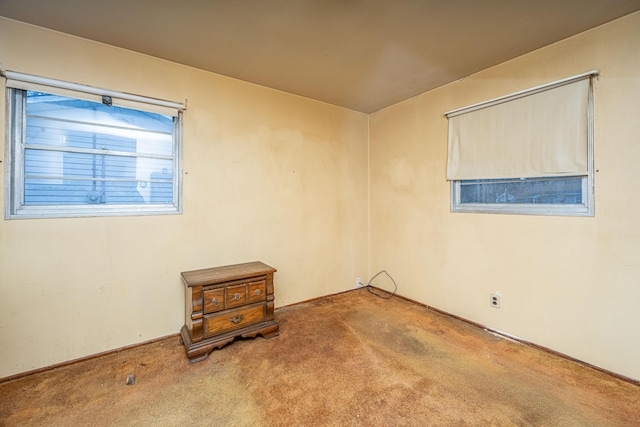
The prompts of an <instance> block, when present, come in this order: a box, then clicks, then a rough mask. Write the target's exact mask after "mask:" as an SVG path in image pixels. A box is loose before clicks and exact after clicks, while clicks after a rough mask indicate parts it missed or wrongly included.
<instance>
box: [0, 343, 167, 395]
mask: <svg viewBox="0 0 640 427" xmlns="http://www.w3.org/2000/svg"><path fill="white" fill-rule="evenodd" d="M179 336H180V333H175V334H171V335H165V336H163V337H158V338H154V339H151V340H148V341H143V342H139V343H136V344H131V345H126V346H124V347H118V348H115V349H113V350H107V351H103V352H101V353H96V354H90V355H89V356H85V357H80V358H78V359H72V360H67V361H66V362H61V363H56V364H55V365H49V366H44V367H42V368H38V369H32V370H30V371H25V372H20V373H18V374H14V375H10V376H8V377H4V378H0V384H2V383H5V382H8V381H13V380H17V379H18V378H22V377H26V376H29V375H34V374H39V373H40V372H46V371H51V370H52V369H56V368H62V367H64V366H69V365H73V364H75V363H79V362H86V361H87V360H92V359H97V358H98V357H102V356H108V355H110V354H115V353H120V352H121V351H124V350H130V349H132V348H136V347H141V346H143V345H147V344H152V343H154V342H158V341H162V340H166V339H169V338H174V337H175V338H178V337H179Z"/></svg>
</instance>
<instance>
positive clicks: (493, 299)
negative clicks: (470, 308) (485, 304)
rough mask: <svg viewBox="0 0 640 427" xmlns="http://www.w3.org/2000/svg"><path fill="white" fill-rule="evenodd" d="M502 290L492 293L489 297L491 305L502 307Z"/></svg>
mask: <svg viewBox="0 0 640 427" xmlns="http://www.w3.org/2000/svg"><path fill="white" fill-rule="evenodd" d="M500 296H501V295H500V292H495V293H493V294H490V297H489V304H490V305H491V307H493V308H500Z"/></svg>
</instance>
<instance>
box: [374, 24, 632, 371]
mask: <svg viewBox="0 0 640 427" xmlns="http://www.w3.org/2000/svg"><path fill="white" fill-rule="evenodd" d="M639 52H640V13H635V14H633V15H629V16H627V17H625V18H622V19H620V20H617V21H614V22H612V23H609V24H607V25H604V26H602V27H599V28H596V29H593V30H591V31H588V32H586V33H583V34H580V35H578V36H576V37H573V38H570V39H567V40H564V41H562V42H559V43H556V44H554V45H551V46H548V47H545V48H543V49H540V50H538V51H536V52H533V53H530V54H528V55H525V56H523V57H520V58H517V59H515V60H512V61H510V62H507V63H504V64H501V65H499V66H496V67H494V68H491V69H488V70H485V71H482V72H480V73H477V74H475V75H473V76H470V77H468V78H466V79H463V80H461V81H458V82H455V83H452V84H450V85H447V86H444V87H441V88H439V89H437V90H434V91H431V92H428V93H424V94H422V95H420V96H418V97H416V98H413V99H410V100H408V101H405V102H402V103H400V104H397V105H394V106H391V107H389V108H387V109H385V110H382V111H379V112H377V113H375V114H372V115H371V117H370V122H371V124H370V150H371V171H372V172H371V177H370V179H371V189H370V191H371V247H370V250H371V257H370V271H371V272H372V273H375V272H376V271H378V270H380V269H383V268H385V269H387V270H388V271H389V273H391V274H392V276H394V278H395V279H396V281H397V282H398V284H399V286H400V289H399V293H400V294H402V295H404V296H406V297H409V298H412V299H415V300H417V301H420V302H422V303H425V304H428V305H431V306H434V307H437V308H439V309H442V310H445V311H447V312H450V313H453V314H456V315H458V316H461V317H463V318H466V319H469V320H472V321H475V322H479V323H481V324H484V325H487V326H489V327H491V328H495V329H498V330H501V331H504V332H506V333H509V334H512V335H514V336H517V337H520V338H523V339H525V340H528V341H531V342H534V343H537V344H540V345H543V346H546V347H549V348H552V349H554V350H556V351H559V352H562V353H565V354H568V355H570V356H573V357H575V358H577V359H580V360H583V361H585V362H588V363H591V364H594V365H597V366H599V367H602V368H605V369H608V370H611V371H614V372H617V373H619V374H622V375H625V376H628V377H631V378H634V379H640V363H638V362H639V361H640V340H639V339H638V331H637V329H638V325H640V310H639V309H638V302H639V301H640V221H638V218H639V217H640V200H639V199H638V197H637V196H638V195H640V167H639V165H638V162H639V161H640V143H639V141H640V119H639V115H638V114H639V112H640V54H639ZM592 69H598V70H600V72H601V77H600V79H599V81H598V82H597V83H596V85H595V92H594V98H595V165H596V169H597V170H598V172H597V174H596V178H595V180H596V187H595V197H596V215H595V217H594V218H567V217H543V216H515V215H490V214H464V213H456V214H452V213H450V212H449V192H450V186H449V183H448V182H447V181H446V180H445V168H446V162H447V120H446V118H445V117H444V115H443V113H444V112H446V111H449V110H452V109H455V108H459V107H464V106H467V105H470V104H474V103H477V102H481V101H483V100H487V99H491V98H495V97H498V96H501V95H506V94H509V93H512V92H516V91H519V90H523V89H527V88H529V87H533V86H536V85H539V84H543V83H547V82H550V81H554V80H559V79H562V78H565V77H569V76H572V75H575V74H579V73H582V72H586V71H589V70H592ZM385 285H386V284H385ZM492 291H500V292H501V294H502V299H501V305H502V306H501V308H500V309H499V310H497V309H494V308H491V307H490V306H489V293H490V292H492Z"/></svg>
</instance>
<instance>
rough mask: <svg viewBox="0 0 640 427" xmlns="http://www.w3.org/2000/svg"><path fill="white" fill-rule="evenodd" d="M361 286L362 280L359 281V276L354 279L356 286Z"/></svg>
mask: <svg viewBox="0 0 640 427" xmlns="http://www.w3.org/2000/svg"><path fill="white" fill-rule="evenodd" d="M361 286H362V282H361V281H360V278H359V277H358V278H357V279H356V288H359V287H361Z"/></svg>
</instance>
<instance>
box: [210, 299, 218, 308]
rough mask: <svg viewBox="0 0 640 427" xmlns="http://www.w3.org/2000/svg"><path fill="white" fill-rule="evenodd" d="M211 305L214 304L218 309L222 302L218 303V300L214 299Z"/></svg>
mask: <svg viewBox="0 0 640 427" xmlns="http://www.w3.org/2000/svg"><path fill="white" fill-rule="evenodd" d="M211 304H213V306H214V307H217V306H219V305H220V301H218V298H214V299H212V300H211Z"/></svg>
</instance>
